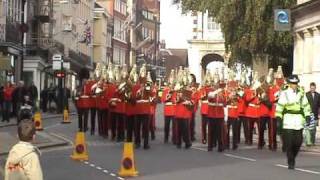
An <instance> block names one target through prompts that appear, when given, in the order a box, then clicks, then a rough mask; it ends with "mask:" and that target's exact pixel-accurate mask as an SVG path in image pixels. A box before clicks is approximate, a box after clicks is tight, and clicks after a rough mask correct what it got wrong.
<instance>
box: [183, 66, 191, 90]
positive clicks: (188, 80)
mask: <svg viewBox="0 0 320 180" xmlns="http://www.w3.org/2000/svg"><path fill="white" fill-rule="evenodd" d="M182 78H183V85H184V86H189V85H190V83H191V81H192V77H191V75H190V71H189V68H184V70H183V76H182Z"/></svg>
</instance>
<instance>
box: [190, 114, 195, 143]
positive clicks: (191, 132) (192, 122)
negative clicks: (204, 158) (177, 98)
mask: <svg viewBox="0 0 320 180" xmlns="http://www.w3.org/2000/svg"><path fill="white" fill-rule="evenodd" d="M195 119H196V118H195V113H192V118H191V121H190V136H191V141H195V139H196V137H195V135H196V130H195V128H196V120H195Z"/></svg>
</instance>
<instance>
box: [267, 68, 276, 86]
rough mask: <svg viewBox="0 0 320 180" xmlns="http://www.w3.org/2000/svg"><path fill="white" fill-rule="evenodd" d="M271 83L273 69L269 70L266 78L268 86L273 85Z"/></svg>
mask: <svg viewBox="0 0 320 180" xmlns="http://www.w3.org/2000/svg"><path fill="white" fill-rule="evenodd" d="M273 81H274V70H273V68H270V69H269V72H268V75H267V77H266V82H267V83H268V84H273Z"/></svg>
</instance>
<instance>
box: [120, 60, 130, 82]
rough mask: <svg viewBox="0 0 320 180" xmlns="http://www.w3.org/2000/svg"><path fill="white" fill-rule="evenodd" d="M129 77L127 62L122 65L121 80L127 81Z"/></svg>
mask: <svg viewBox="0 0 320 180" xmlns="http://www.w3.org/2000/svg"><path fill="white" fill-rule="evenodd" d="M127 79H128V66H127V65H126V64H124V65H122V69H121V81H126V80H127Z"/></svg>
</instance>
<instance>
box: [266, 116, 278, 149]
mask: <svg viewBox="0 0 320 180" xmlns="http://www.w3.org/2000/svg"><path fill="white" fill-rule="evenodd" d="M268 135H269V149H270V150H276V149H277V119H274V118H270V120H269V124H268Z"/></svg>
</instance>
